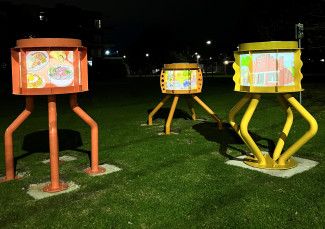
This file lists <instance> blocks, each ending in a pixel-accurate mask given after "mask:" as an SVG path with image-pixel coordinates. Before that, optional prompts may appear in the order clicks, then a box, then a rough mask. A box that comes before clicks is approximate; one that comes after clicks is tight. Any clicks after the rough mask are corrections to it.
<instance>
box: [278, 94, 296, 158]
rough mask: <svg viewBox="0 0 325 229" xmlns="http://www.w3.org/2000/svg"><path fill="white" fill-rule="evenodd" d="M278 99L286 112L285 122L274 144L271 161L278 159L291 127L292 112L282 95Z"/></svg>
mask: <svg viewBox="0 0 325 229" xmlns="http://www.w3.org/2000/svg"><path fill="white" fill-rule="evenodd" d="M278 99H279V102H280V104H281V106H282V107H283V109H284V110H285V111H286V114H287V118H286V122H285V124H284V127H283V130H282V132H281V134H280V138H279V140H278V143H277V144H276V147H275V149H274V152H273V160H274V161H276V160H278V159H279V157H280V154H281V152H282V149H283V146H284V143H285V140H286V139H287V137H288V135H289V132H290V129H291V126H292V123H293V112H292V110H291V108H290V106H289V104H288V103H287V101H286V99H284V98H283V96H282V95H278Z"/></svg>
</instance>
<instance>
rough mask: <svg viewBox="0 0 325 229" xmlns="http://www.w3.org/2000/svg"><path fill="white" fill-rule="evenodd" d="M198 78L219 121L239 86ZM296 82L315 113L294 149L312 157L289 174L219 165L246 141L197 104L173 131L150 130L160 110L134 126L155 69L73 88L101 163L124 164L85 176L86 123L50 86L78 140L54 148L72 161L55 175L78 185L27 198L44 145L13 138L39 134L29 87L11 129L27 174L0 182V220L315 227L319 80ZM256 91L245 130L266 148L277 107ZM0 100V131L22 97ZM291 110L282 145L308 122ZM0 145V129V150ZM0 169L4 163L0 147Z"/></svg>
mask: <svg viewBox="0 0 325 229" xmlns="http://www.w3.org/2000/svg"><path fill="white" fill-rule="evenodd" d="M204 84H205V85H204V91H203V93H202V94H201V95H200V98H201V99H202V100H203V101H205V102H206V104H208V105H209V106H210V107H211V108H212V109H213V110H214V111H215V112H216V113H217V114H218V115H219V116H220V117H221V118H222V119H223V120H224V121H227V115H228V112H229V110H230V109H231V107H232V106H233V105H234V104H235V103H236V102H237V101H238V100H239V99H240V97H241V96H242V94H240V93H235V92H233V85H232V80H231V79H222V78H221V79H208V80H205V83H204ZM304 87H305V89H306V90H305V92H304V94H303V95H304V100H303V104H304V106H305V107H306V108H307V109H308V110H309V111H310V112H311V113H312V114H313V115H314V117H315V118H316V119H317V121H318V124H319V131H318V134H317V135H316V136H315V137H314V138H313V139H312V140H311V141H310V142H308V143H307V144H306V145H305V146H304V147H303V148H302V149H301V150H300V151H299V152H298V154H297V155H298V156H300V157H303V158H307V159H312V160H316V161H318V162H319V163H320V164H319V165H317V166H316V167H315V168H313V169H312V170H309V171H307V172H305V173H302V174H298V175H295V176H293V177H292V178H289V179H282V178H277V177H272V176H269V175H266V174H262V173H258V172H255V171H251V170H245V169H242V168H238V167H233V166H229V165H226V164H225V161H226V160H228V159H229V158H231V157H234V156H238V155H240V154H241V152H242V151H247V147H246V146H245V145H243V144H242V143H240V142H239V141H238V138H236V136H235V135H234V134H233V133H232V132H231V131H229V130H227V129H226V130H224V131H218V130H217V129H216V128H215V125H214V124H213V123H212V120H211V119H210V117H209V116H208V115H207V114H206V113H205V112H204V111H203V110H202V109H201V108H200V107H198V106H197V105H196V106H195V107H196V111H197V113H198V116H200V117H201V118H204V119H206V121H191V120H186V119H184V118H182V112H180V111H179V112H178V114H179V115H178V116H179V117H178V118H177V117H176V118H175V119H174V121H173V125H172V131H174V132H178V133H179V134H178V135H170V136H159V135H158V133H160V132H162V131H163V126H164V122H165V119H163V118H158V119H156V120H154V123H155V124H156V125H153V126H141V124H143V123H146V119H147V111H148V110H149V109H152V108H153V107H154V106H155V105H156V104H157V103H158V101H159V100H160V99H161V94H160V88H159V83H158V79H147V80H145V79H139V80H138V82H137V81H136V80H135V79H129V80H126V81H123V82H120V83H113V84H109V85H107V84H98V85H96V89H94V88H91V91H90V92H89V93H84V94H81V95H80V96H79V104H80V106H81V107H83V108H84V109H85V110H86V111H87V112H88V113H89V114H90V115H91V116H92V117H93V118H94V119H95V120H96V121H97V122H98V124H99V127H100V140H99V152H100V161H101V163H109V164H114V165H117V166H118V167H120V168H122V169H123V170H122V171H120V172H117V173H113V174H109V175H106V176H102V177H89V176H87V175H86V174H84V173H83V169H84V168H86V167H88V165H89V160H88V156H87V154H86V153H84V152H85V151H87V150H89V149H90V130H89V128H88V126H86V125H85V124H84V123H83V122H82V121H81V120H80V119H79V118H78V117H76V116H75V115H74V114H73V113H72V112H71V111H70V110H69V107H68V98H67V96H62V95H61V96H58V127H59V129H69V130H74V131H77V132H79V133H80V135H81V137H82V141H83V145H82V146H80V147H79V148H78V149H67V150H63V151H60V155H71V156H75V157H77V160H76V161H72V162H66V163H63V164H61V165H60V175H61V179H62V180H64V181H74V182H75V183H77V184H79V185H80V186H81V187H80V189H79V190H77V191H75V192H71V193H67V194H63V195H58V196H54V197H51V198H47V199H42V200H38V201H36V200H34V199H33V198H31V197H30V196H28V195H27V194H26V190H27V188H28V186H29V185H30V184H32V183H40V182H46V181H49V179H50V177H49V165H44V164H42V163H41V161H42V160H44V159H47V158H48V156H49V155H48V152H46V151H45V152H44V151H41V152H35V153H28V152H26V151H24V150H23V149H22V145H23V142H24V137H25V138H26V136H28V135H33V134H35V133H43V134H44V132H41V131H43V130H46V129H47V125H48V124H47V107H46V98H44V97H38V98H37V99H36V104H35V112H34V113H33V114H32V116H31V117H30V118H29V119H28V120H27V121H26V122H25V123H24V124H23V125H22V126H21V127H20V128H19V129H18V130H17V131H16V132H15V134H14V149H15V156H16V157H18V160H17V170H18V171H25V172H28V173H29V174H30V175H29V176H27V177H25V178H24V179H21V180H15V181H11V182H7V183H1V184H0V206H1V210H0V227H1V228H15V227H16V228H22V227H28V228H49V227H50V228H78V227H89V228H110V227H112V228H203V227H210V228H216V227H217V228H219V227H233V228H247V227H248V228H262V227H263V228H274V227H277V228H322V227H324V226H325V195H324V194H325V182H324V181H325V166H324V163H325V150H324V149H325V145H324V144H325V143H324V139H325V133H324V131H323V127H324V125H325V109H324V107H325V102H324V101H325V93H324V92H323V87H324V85H323V84H309V83H305V84H304ZM262 98H263V100H262V102H261V104H260V105H259V106H258V109H257V111H256V113H255V115H254V116H253V119H252V122H251V124H250V130H251V131H252V132H253V133H254V134H255V135H256V136H255V137H256V139H258V140H259V143H260V144H261V145H262V146H263V147H264V148H267V147H268V144H269V143H270V142H271V140H276V138H277V136H278V134H279V132H280V131H281V128H282V125H283V122H284V120H285V119H284V118H285V117H284V113H283V111H282V110H281V108H280V107H279V106H278V104H277V101H276V98H275V97H274V96H271V95H267V96H263V97H262ZM169 104H170V103H169ZM1 106H2V107H5V108H4V109H2V110H1V111H0V121H1V122H0V133H1V135H3V133H4V131H5V128H6V127H7V126H8V125H9V124H10V123H11V122H12V120H13V119H14V118H15V117H16V116H17V115H18V114H19V113H20V112H21V110H22V109H23V106H24V103H23V98H22V97H19V96H9V97H3V98H2V99H1ZM168 106H169V105H168ZM178 108H179V109H180V110H181V111H187V106H186V103H185V99H181V100H180V102H179V105H178ZM165 111H166V110H165ZM163 114H164V112H162V113H161V115H159V117H163ZM294 115H295V122H294V125H293V128H292V131H291V132H290V135H289V138H288V140H287V144H288V145H289V144H292V143H293V142H294V141H295V140H296V139H297V138H298V137H300V136H301V135H302V134H303V133H304V132H305V131H306V130H307V129H308V126H307V124H306V123H305V122H304V121H303V120H302V118H301V117H299V115H298V114H297V113H296V112H295V113H294ZM45 134H46V133H45ZM43 137H45V138H47V135H46V136H43ZM73 137H75V136H73V135H71V133H70V135H69V134H66V135H65V136H64V139H63V140H61V141H64V142H68V143H69V142H71V138H73ZM39 139H41V138H36V139H34V145H29V146H28V147H29V148H31V149H32V150H33V147H34V148H37V146H43V147H44V141H41V140H39ZM38 141H39V142H38ZM35 142H36V144H37V145H35ZM288 145H286V146H288ZM3 149H4V146H3V138H1V140H0V152H1V153H2V154H3ZM0 173H1V174H3V173H4V162H3V156H2V157H1V160H0Z"/></svg>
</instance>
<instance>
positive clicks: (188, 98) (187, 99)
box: [186, 96, 196, 120]
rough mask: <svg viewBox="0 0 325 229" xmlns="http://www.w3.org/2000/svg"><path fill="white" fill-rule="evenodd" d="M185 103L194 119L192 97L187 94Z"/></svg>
mask: <svg viewBox="0 0 325 229" xmlns="http://www.w3.org/2000/svg"><path fill="white" fill-rule="evenodd" d="M186 103H187V106H188V109H189V110H190V112H191V117H192V119H193V120H196V114H195V110H194V107H193V102H192V98H191V97H189V96H187V97H186Z"/></svg>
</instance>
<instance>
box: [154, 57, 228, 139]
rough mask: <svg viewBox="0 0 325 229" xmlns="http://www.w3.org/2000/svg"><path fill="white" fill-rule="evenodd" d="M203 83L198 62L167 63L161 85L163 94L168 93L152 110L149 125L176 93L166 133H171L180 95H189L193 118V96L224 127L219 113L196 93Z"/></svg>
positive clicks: (193, 117)
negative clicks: (218, 115)
mask: <svg viewBox="0 0 325 229" xmlns="http://www.w3.org/2000/svg"><path fill="white" fill-rule="evenodd" d="M202 85H203V77H202V71H201V69H200V67H199V65H198V64H196V63H174V64H165V65H164V68H163V69H162V71H161V75H160V87H161V91H162V93H163V94H166V95H165V97H164V98H163V99H162V101H161V102H159V103H158V105H157V106H156V107H155V108H154V109H153V110H152V111H151V112H150V114H149V116H148V125H152V118H153V116H154V115H155V114H156V113H157V112H158V110H159V109H160V108H161V107H162V106H163V105H164V104H165V103H166V102H167V100H168V99H169V98H170V97H171V96H172V95H174V100H173V103H172V106H171V108H170V111H169V115H168V118H167V121H166V126H165V134H166V135H168V134H170V126H171V123H172V120H173V116H174V112H175V109H176V106H177V102H178V99H179V96H180V95H188V97H187V104H188V107H189V109H190V111H191V113H192V119H193V120H195V119H196V114H195V110H194V108H193V105H192V101H191V97H192V98H193V99H194V100H195V101H196V102H197V103H198V104H200V105H201V106H202V107H203V109H204V110H206V111H207V112H208V113H209V114H210V115H211V117H212V118H213V119H214V120H215V121H216V122H217V123H218V126H219V128H222V122H221V121H220V119H219V118H218V117H217V115H216V114H215V113H214V112H213V111H212V110H211V109H210V108H209V107H208V106H207V105H206V104H205V103H204V102H203V101H202V100H201V99H200V98H199V97H198V96H197V95H196V94H198V93H201V90H202Z"/></svg>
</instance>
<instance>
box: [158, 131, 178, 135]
mask: <svg viewBox="0 0 325 229" xmlns="http://www.w3.org/2000/svg"><path fill="white" fill-rule="evenodd" d="M177 134H179V133H177V132H172V131H171V132H170V134H169V135H177ZM158 135H159V136H163V135H168V134H166V133H165V132H160V133H158Z"/></svg>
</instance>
